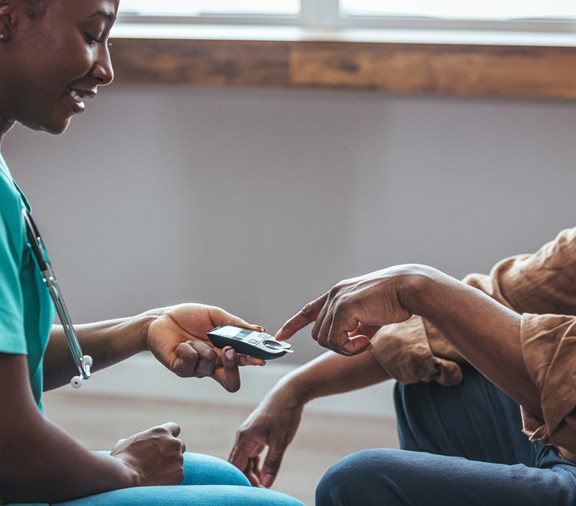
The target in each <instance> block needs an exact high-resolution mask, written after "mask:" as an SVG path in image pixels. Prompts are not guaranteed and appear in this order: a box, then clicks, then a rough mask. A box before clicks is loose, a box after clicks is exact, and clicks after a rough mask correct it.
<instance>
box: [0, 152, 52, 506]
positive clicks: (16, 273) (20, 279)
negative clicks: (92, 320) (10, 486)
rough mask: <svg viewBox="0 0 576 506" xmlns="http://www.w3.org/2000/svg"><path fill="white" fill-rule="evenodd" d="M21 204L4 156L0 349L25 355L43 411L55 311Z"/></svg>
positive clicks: (1, 166) (23, 202) (0, 204)
mask: <svg viewBox="0 0 576 506" xmlns="http://www.w3.org/2000/svg"><path fill="white" fill-rule="evenodd" d="M23 206H26V207H27V208H28V210H29V211H30V205H29V204H28V201H27V200H26V197H25V196H24V194H23V193H22V192H21V191H20V189H19V188H18V186H17V185H16V183H15V182H14V180H13V179H12V176H11V175H10V171H9V170H8V167H7V166H6V163H5V162H4V159H3V158H2V156H1V155H0V353H10V354H16V355H26V358H27V360H28V372H29V376H30V385H31V387H32V391H33V393H34V398H35V399H36V403H37V404H38V409H39V410H40V411H42V383H43V380H42V359H43V356H44V351H45V350H46V346H47V344H48V339H49V337H50V329H51V327H52V323H53V321H54V317H55V315H56V309H55V308H54V304H53V303H52V300H51V299H50V294H49V293H48V289H47V288H46V286H45V285H44V282H43V281H42V275H41V274H40V271H39V270H38V268H37V267H36V264H35V261H34V257H33V254H32V250H31V247H30V243H29V242H28V239H27V237H26V227H25V224H24V218H23V216H22V208H23ZM0 504H3V502H2V500H1V499H0ZM19 506H48V505H39V504H36V505H24V504H20V505H19Z"/></svg>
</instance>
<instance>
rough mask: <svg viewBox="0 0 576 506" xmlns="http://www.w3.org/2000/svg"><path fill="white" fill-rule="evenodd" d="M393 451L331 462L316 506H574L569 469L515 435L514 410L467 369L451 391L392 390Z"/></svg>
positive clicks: (575, 485) (574, 476)
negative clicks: (395, 428) (395, 436)
mask: <svg viewBox="0 0 576 506" xmlns="http://www.w3.org/2000/svg"><path fill="white" fill-rule="evenodd" d="M395 402H396V413H397V415H398V433H399V439H400V446H401V447H402V449H401V450H396V449H384V448H382V449H380V448H379V449H371V450H365V451H361V452H358V453H355V454H353V455H350V456H349V457H346V458H345V459H343V460H341V461H340V462H338V463H337V464H336V465H334V466H333V467H332V468H330V469H329V470H328V472H327V473H326V474H325V475H324V477H323V478H322V480H321V481H320V484H319V485H318V488H317V489H316V505H317V506H359V505H362V506H452V505H454V506H575V505H576V464H574V463H572V462H568V461H566V460H563V459H561V458H560V457H558V455H557V452H556V451H555V450H554V448H552V447H545V446H542V445H540V444H538V443H531V442H530V441H529V440H528V438H527V437H526V436H525V435H524V434H522V432H521V419H520V408H519V407H518V405H517V404H516V403H514V401H512V399H510V398H509V397H508V396H507V395H505V394H504V393H502V392H501V391H500V390H498V389H497V388H496V387H495V386H494V385H492V383H490V382H489V381H487V380H486V379H485V378H484V377H483V376H482V375H480V374H479V373H478V372H477V371H475V370H474V369H472V368H467V369H466V370H465V372H464V380H463V382H462V383H461V384H460V385H459V386H457V387H443V386H440V385H439V384H437V383H419V384H416V385H408V386H404V385H398V386H397V388H396V392H395Z"/></svg>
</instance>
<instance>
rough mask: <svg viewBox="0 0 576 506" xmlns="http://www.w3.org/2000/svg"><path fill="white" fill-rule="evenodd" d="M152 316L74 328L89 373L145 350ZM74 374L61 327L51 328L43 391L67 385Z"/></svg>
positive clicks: (73, 365)
mask: <svg viewBox="0 0 576 506" xmlns="http://www.w3.org/2000/svg"><path fill="white" fill-rule="evenodd" d="M153 317H154V316H153V314H152V313H151V312H150V313H143V314H141V315H138V316H134V317H129V318H119V319H115V320H108V321H103V322H97V323H89V324H81V325H75V326H74V330H75V332H76V336H77V338H78V342H79V343H80V346H81V347H82V352H83V353H84V354H86V355H90V356H91V357H92V359H93V362H94V363H93V366H92V370H93V371H98V370H100V369H104V368H106V367H109V366H111V365H113V364H116V363H118V362H121V361H122V360H125V359H126V358H129V357H131V356H132V355H135V354H136V353H140V352H142V351H145V350H146V349H147V346H146V330H147V325H148V324H149V323H150V321H151V319H152V318H153ZM76 374H78V371H77V369H76V366H75V364H74V362H73V360H72V356H71V354H70V352H69V350H68V345H67V344H66V340H65V337H64V331H63V329H62V326H60V325H54V326H53V327H52V331H51V333H50V342H49V343H48V348H47V350H46V354H45V357H44V390H45V391H47V390H51V389H53V388H57V387H60V386H62V385H65V384H67V383H68V382H69V381H70V378H71V377H72V376H74V375H76Z"/></svg>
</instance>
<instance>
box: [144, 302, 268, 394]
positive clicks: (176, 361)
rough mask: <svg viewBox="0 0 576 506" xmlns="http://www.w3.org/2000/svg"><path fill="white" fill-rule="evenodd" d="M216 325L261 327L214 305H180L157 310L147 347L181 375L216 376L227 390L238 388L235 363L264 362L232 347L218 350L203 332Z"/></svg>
mask: <svg viewBox="0 0 576 506" xmlns="http://www.w3.org/2000/svg"><path fill="white" fill-rule="evenodd" d="M219 325H238V326H240V327H245V328H249V329H253V330H258V331H262V328H261V327H258V326H255V325H250V324H248V323H247V322H246V321H244V320H242V319H241V318H238V317H236V316H233V315H231V314H230V313H228V312H226V311H224V310H223V309H220V308H218V307H214V306H205V305H202V304H181V305H178V306H173V307H168V308H165V309H162V310H160V311H159V312H158V313H157V314H156V315H155V316H154V317H153V320H152V323H150V325H149V327H148V331H147V348H148V350H150V351H151V352H152V354H153V355H154V356H155V357H156V358H157V359H158V360H159V361H160V362H161V363H162V364H164V365H165V366H166V367H167V368H168V369H170V370H171V371H172V372H174V373H175V374H177V375H178V376H181V377H195V378H204V377H206V376H208V377H211V378H213V379H215V380H216V381H217V382H218V383H220V384H221V385H222V386H223V387H224V388H225V389H226V390H228V391H229V392H235V391H237V390H238V389H239V388H240V372H239V370H238V366H244V365H263V364H265V362H264V360H261V359H258V358H253V357H247V356H245V355H238V354H236V352H235V351H234V350H233V349H232V348H225V349H223V350H220V349H218V348H216V347H215V346H214V345H213V344H212V343H211V342H210V340H209V339H208V337H207V335H206V333H207V332H208V331H209V330H211V329H213V328H214V327H217V326H219Z"/></svg>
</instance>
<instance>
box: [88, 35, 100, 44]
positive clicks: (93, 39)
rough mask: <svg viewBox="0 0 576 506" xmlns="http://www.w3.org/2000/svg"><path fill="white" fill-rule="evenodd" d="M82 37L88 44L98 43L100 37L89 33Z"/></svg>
mask: <svg viewBox="0 0 576 506" xmlns="http://www.w3.org/2000/svg"><path fill="white" fill-rule="evenodd" d="M84 37H85V38H86V41H87V42H88V43H89V44H90V45H95V44H99V43H100V37H96V36H94V35H92V34H90V33H85V34H84Z"/></svg>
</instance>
